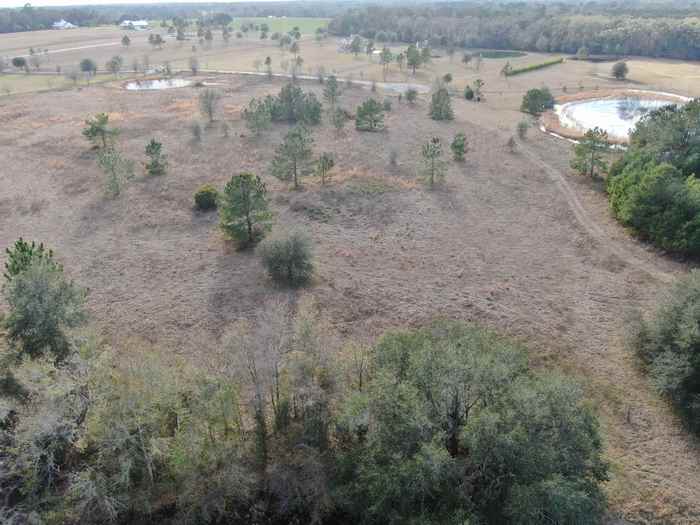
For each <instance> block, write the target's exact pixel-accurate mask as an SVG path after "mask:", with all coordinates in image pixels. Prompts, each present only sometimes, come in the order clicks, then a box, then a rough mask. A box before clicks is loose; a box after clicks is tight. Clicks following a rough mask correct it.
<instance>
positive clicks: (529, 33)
mask: <svg viewBox="0 0 700 525" xmlns="http://www.w3.org/2000/svg"><path fill="white" fill-rule="evenodd" d="M379 4H380V3H379V2H378V1H376V0H368V1H362V0H348V1H331V0H325V1H319V0H315V1H297V2H289V1H287V2H245V3H232V4H224V3H189V4H187V3H183V4H151V5H148V4H142V5H118V4H117V5H102V6H85V7H32V6H30V5H26V6H24V7H22V8H14V9H9V8H8V9H0V33H9V32H20V31H33V30H41V29H50V28H51V26H52V24H53V23H54V22H55V21H57V20H60V19H65V20H67V21H69V22H71V23H73V24H76V25H79V26H96V25H105V24H117V23H119V22H120V21H122V20H125V19H141V18H144V19H150V20H169V19H172V18H174V17H181V18H198V17H200V16H202V13H210V14H211V13H226V14H228V15H230V16H233V17H265V16H288V17H327V18H332V19H333V20H332V22H331V24H330V26H329V31H330V33H331V34H334V35H336V36H349V35H353V34H359V35H362V36H363V37H365V38H368V39H374V40H376V41H378V42H402V43H413V42H417V41H428V42H430V45H431V46H432V47H444V48H447V47H452V48H457V49H459V48H487V49H514V50H524V51H541V52H552V53H571V54H574V53H576V52H577V51H578V50H579V49H581V48H585V49H586V51H588V53H590V54H606V55H640V56H649V57H659V58H676V59H684V60H700V17H699V16H698V14H699V13H700V2H698V1H696V0H693V1H681V2H644V1H642V0H629V1H624V0H623V1H612V2H587V3H583V4H581V3H577V2H567V1H559V2H551V3H546V4H545V3H539V2H527V1H523V2H492V3H487V4H484V3H479V2H476V1H475V0H470V1H466V2H462V1H457V2H421V1H415V2H393V1H388V2H387V1H382V2H381V5H379Z"/></svg>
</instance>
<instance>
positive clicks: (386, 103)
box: [382, 98, 391, 113]
mask: <svg viewBox="0 0 700 525" xmlns="http://www.w3.org/2000/svg"><path fill="white" fill-rule="evenodd" d="M382 108H383V109H384V111H386V112H387V113H388V112H389V111H391V99H389V98H385V99H384V102H383V103H382Z"/></svg>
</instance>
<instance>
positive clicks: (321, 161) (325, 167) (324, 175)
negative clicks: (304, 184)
mask: <svg viewBox="0 0 700 525" xmlns="http://www.w3.org/2000/svg"><path fill="white" fill-rule="evenodd" d="M334 166H335V159H334V158H333V155H332V154H331V153H322V154H321V156H320V157H319V158H318V162H317V163H316V173H318V176H319V177H321V184H323V185H325V184H326V180H327V179H328V173H329V172H330V171H331V170H332V169H333V167H334Z"/></svg>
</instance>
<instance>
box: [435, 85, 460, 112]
mask: <svg viewBox="0 0 700 525" xmlns="http://www.w3.org/2000/svg"><path fill="white" fill-rule="evenodd" d="M430 118H432V119H433V120H453V119H454V118H455V114H454V111H452V100H451V99H450V94H449V93H448V91H447V88H444V87H441V88H439V89H438V90H437V91H436V92H435V93H433V97H432V100H431V101H430Z"/></svg>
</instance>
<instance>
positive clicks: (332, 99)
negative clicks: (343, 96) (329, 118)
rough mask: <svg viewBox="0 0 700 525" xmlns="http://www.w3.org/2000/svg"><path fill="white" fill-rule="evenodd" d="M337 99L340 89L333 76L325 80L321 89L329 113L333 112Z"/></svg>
mask: <svg viewBox="0 0 700 525" xmlns="http://www.w3.org/2000/svg"><path fill="white" fill-rule="evenodd" d="M339 98H340V87H339V86H338V79H337V78H336V77H335V75H331V76H329V77H328V78H327V79H326V85H325V86H324V88H323V100H325V101H326V103H327V104H328V105H329V106H330V108H331V111H334V110H335V106H336V104H337V103H338V99H339Z"/></svg>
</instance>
